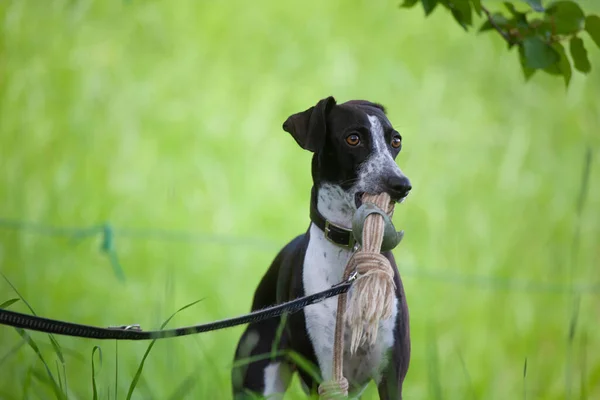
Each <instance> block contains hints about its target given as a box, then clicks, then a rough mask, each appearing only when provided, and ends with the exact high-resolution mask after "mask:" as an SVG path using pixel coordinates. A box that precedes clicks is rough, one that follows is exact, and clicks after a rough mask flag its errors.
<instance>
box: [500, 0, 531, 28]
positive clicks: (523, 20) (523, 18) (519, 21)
mask: <svg viewBox="0 0 600 400" xmlns="http://www.w3.org/2000/svg"><path fill="white" fill-rule="evenodd" d="M504 6H505V7H506V8H507V9H508V11H510V13H511V14H512V15H513V17H514V18H513V20H512V22H514V25H515V26H516V27H517V28H522V29H528V28H529V23H528V22H527V14H525V13H522V12H520V11H517V9H516V8H515V6H514V5H513V4H512V3H509V2H508V1H505V2H504Z"/></svg>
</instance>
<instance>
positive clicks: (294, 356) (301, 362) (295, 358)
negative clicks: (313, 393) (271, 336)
mask: <svg viewBox="0 0 600 400" xmlns="http://www.w3.org/2000/svg"><path fill="white" fill-rule="evenodd" d="M287 356H288V357H289V358H290V360H292V362H293V363H294V364H296V366H297V367H298V368H300V369H302V370H304V372H306V373H307V374H309V375H310V376H311V377H312V378H313V379H314V380H315V381H316V382H321V381H322V378H321V374H320V373H319V369H318V368H317V367H316V366H315V365H313V363H312V362H310V361H308V360H307V359H306V358H304V357H303V356H302V355H301V354H300V353H296V352H295V351H288V352H287Z"/></svg>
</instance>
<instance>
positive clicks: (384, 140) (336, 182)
mask: <svg viewBox="0 0 600 400" xmlns="http://www.w3.org/2000/svg"><path fill="white" fill-rule="evenodd" d="M283 129H284V130H285V131H287V132H289V133H290V134H291V135H292V136H293V138H294V139H295V140H296V142H297V143H298V144H299V145H300V146H301V147H302V148H303V149H306V150H309V151H311V152H313V153H314V155H313V158H312V177H313V182H314V186H313V199H315V200H314V201H316V202H318V204H317V206H318V207H319V210H320V211H321V212H322V213H323V215H325V216H326V217H328V219H331V220H333V222H335V223H337V224H346V225H347V223H348V221H347V220H344V219H345V218H346V216H347V215H351V214H352V211H354V210H355V209H356V207H358V206H359V205H360V197H361V194H362V193H364V192H368V193H379V192H382V191H385V192H387V193H389V194H390V195H391V196H392V198H393V199H394V200H397V201H398V200H401V199H403V198H404V197H406V196H407V194H408V191H409V190H410V188H411V187H410V182H409V181H408V179H407V178H406V177H405V176H404V174H403V173H402V172H401V171H400V169H399V168H397V166H395V163H394V162H393V159H395V158H396V156H397V155H398V153H399V152H400V149H401V146H399V147H395V146H392V144H391V143H392V142H394V143H395V144H397V143H398V138H400V136H399V134H398V132H396V131H395V130H394V129H393V127H392V125H391V123H390V122H389V120H388V119H387V117H386V115H385V109H384V108H383V107H382V106H381V105H379V104H376V103H371V102H368V101H360V100H355V101H350V102H346V103H343V104H339V105H338V104H336V102H335V100H334V99H333V97H328V98H326V99H323V100H321V101H319V102H318V103H317V105H315V106H314V107H311V108H309V109H308V110H306V111H304V112H301V113H297V114H294V115H292V116H290V117H289V118H288V119H287V120H286V122H285V123H284V125H283ZM350 135H356V136H358V137H359V140H360V143H359V144H358V145H354V146H351V145H349V142H348V141H347V138H348V137H349V136H350ZM377 135H380V136H377ZM400 140H401V138H400ZM388 155H389V156H390V158H391V161H390V160H389V159H388ZM340 204H341V205H342V206H341V207H339V208H340V209H332V206H335V205H340ZM334 208H335V207H334ZM342 209H343V210H342ZM329 217H331V218H329ZM336 219H337V221H336ZM316 229H317V228H315V227H314V226H311V227H309V229H308V231H307V232H306V233H305V234H303V235H300V236H298V237H296V238H295V239H294V240H292V241H291V242H290V243H289V244H288V245H286V246H285V247H284V248H283V249H282V250H281V251H280V253H279V254H278V255H277V256H276V258H275V259H274V261H273V263H272V264H271V267H270V268H269V270H268V271H267V272H266V274H265V275H264V277H263V279H262V281H261V282H260V284H259V286H258V287H257V289H256V292H255V295H254V301H253V304H252V310H257V309H261V308H265V307H268V306H271V305H274V304H278V303H282V302H284V301H288V300H291V299H295V298H298V297H301V296H304V295H307V294H310V293H307V289H306V288H305V283H306V282H309V280H310V279H312V278H311V277H309V276H307V274H314V273H315V271H317V272H319V271H320V270H319V268H320V269H322V270H323V271H326V269H327V268H329V265H328V262H329V261H328V260H326V259H325V258H324V259H323V260H324V261H323V262H324V264H323V265H320V266H314V265H312V264H311V265H308V264H306V263H305V261H306V260H307V252H308V251H314V249H321V247H319V246H329V247H327V249H329V250H330V252H331V249H332V248H333V247H332V246H333V245H331V244H324V243H325V241H323V240H322V238H321V237H319V238H317V239H314V238H313V239H314V240H315V242H313V244H312V246H310V245H311V232H313V235H314V234H315V232H316V233H317V234H318V235H320V234H321V233H322V231H320V230H316ZM309 246H310V248H311V249H313V250H309ZM342 251H343V252H348V253H350V252H351V250H350V249H343V248H340V254H342ZM322 253H323V254H322V256H323V257H327V254H326V252H322ZM332 254H333V253H332ZM343 254H345V253H343ZM384 254H385V256H386V257H387V258H388V259H389V260H390V263H391V265H392V267H393V269H394V281H395V284H396V298H397V309H398V312H397V315H396V319H395V322H394V323H393V344H392V345H391V346H390V347H389V348H386V349H385V350H386V355H385V357H384V359H382V360H381V361H380V362H379V361H377V362H379V364H378V365H377V366H376V368H375V369H374V372H373V374H372V376H371V375H369V376H370V377H371V378H372V379H376V380H377V381H378V389H379V396H380V398H381V399H400V398H401V396H402V385H403V381H404V378H405V376H406V373H407V370H408V365H409V359H410V334H409V315H408V306H407V303H406V298H405V295H404V289H403V286H402V281H401V279H400V275H399V273H398V269H397V267H396V263H395V261H394V256H393V255H392V253H391V252H387V253H384ZM318 256H319V257H321V254H318ZM312 257H313V254H311V258H310V259H312ZM330 258H331V257H330ZM331 262H332V266H331V268H338V269H339V266H338V264H339V263H338V264H335V263H334V262H333V261H331ZM305 264H306V265H305ZM309 267H310V270H309V269H308V268H309ZM336 273H337V272H336ZM334 275H335V274H334ZM338 275H339V274H338ZM327 276H328V275H327ZM307 279H309V280H307ZM310 282H312V281H310ZM335 283H337V282H327V285H328V286H331V285H333V284H335ZM333 300H334V302H336V301H337V300H335V299H333ZM321 304H322V303H321ZM316 306H319V304H317V305H315V306H310V307H316ZM323 307H325V308H322V309H320V310H321V311H319V313H321V312H322V313H323V315H326V316H329V313H331V310H330V309H329V308H327V307H326V306H323ZM334 311H335V310H333V313H334ZM306 313H307V311H306V310H302V311H300V312H297V313H295V314H292V315H290V316H289V317H287V319H285V320H282V318H274V319H270V320H267V321H263V322H259V323H256V324H250V325H249V326H248V327H247V329H246V330H245V332H244V334H243V335H242V338H241V339H240V342H239V344H238V348H237V351H236V356H235V358H236V361H238V362H240V361H243V360H244V359H246V358H249V357H250V358H251V359H252V358H254V357H256V356H260V355H266V356H265V357H263V358H260V359H255V360H253V361H251V362H250V363H248V364H245V365H238V366H236V367H234V369H233V371H232V383H233V393H234V398H235V399H236V400H238V399H245V398H250V396H251V395H250V394H251V393H257V394H259V395H260V394H269V393H270V392H272V391H273V385H274V384H273V382H275V383H276V385H275V387H277V388H278V389H280V391H284V390H285V389H286V388H287V384H288V382H289V374H290V373H293V372H294V371H297V372H298V373H299V375H300V377H301V382H302V383H303V385H304V387H305V389H307V391H308V392H310V393H315V392H316V389H317V386H318V382H317V381H316V380H315V378H314V376H313V375H311V374H310V373H308V372H307V371H306V370H305V369H304V368H300V367H299V366H297V365H296V363H295V362H294V361H293V360H292V358H290V357H288V356H286V355H285V353H286V352H289V351H293V352H295V353H297V354H299V355H300V356H301V357H303V358H304V359H306V360H307V361H309V362H310V363H312V364H313V365H314V366H315V367H316V370H317V371H319V379H321V378H322V377H326V376H329V375H330V373H331V371H320V370H319V360H321V359H325V358H326V357H329V354H318V352H317V351H316V350H315V343H316V342H315V337H316V336H315V335H319V328H318V329H315V328H309V329H307V314H306ZM311 327H312V325H311ZM324 328H327V327H321V328H320V329H321V330H323V329H324ZM310 329H312V330H310ZM328 329H331V328H330V327H329V328H328ZM382 340H383V339H382ZM273 350H276V352H273ZM327 350H329V349H327ZM277 351H278V352H277ZM365 351H367V350H365ZM368 351H372V350H368ZM269 354H272V355H273V357H269V356H268V355H269ZM361 354H362V355H361ZM365 354H366V353H365ZM362 356H364V357H367V355H364V354H363V353H361V351H360V349H359V352H358V353H357V354H355V355H354V356H353V357H355V358H356V359H355V360H354V364H348V365H358V364H360V363H361V362H362V360H361V359H360V357H362ZM348 362H349V363H352V362H353V361H352V360H349V361H348ZM273 365H277V368H275V367H273V370H274V371H275V372H272V371H269V372H267V370H268V369H269V366H273ZM281 366H284V367H285V368H281ZM351 368H352V367H350V366H348V371H346V369H347V365H346V364H344V373H345V374H346V373H347V372H348V373H349V374H350V375H352V369H351ZM363 380H364V379H363ZM350 383H351V391H354V392H360V390H361V388H362V387H364V385H365V384H366V382H363V381H361V382H352V381H351V382H350ZM277 385H279V386H277ZM267 386H269V387H267ZM266 392H269V393H266Z"/></svg>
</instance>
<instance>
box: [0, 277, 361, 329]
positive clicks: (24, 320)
mask: <svg viewBox="0 0 600 400" xmlns="http://www.w3.org/2000/svg"><path fill="white" fill-rule="evenodd" d="M355 279H356V274H353V275H351V276H350V278H348V280H347V281H344V282H342V283H339V284H337V285H335V286H332V287H331V288H329V289H327V290H323V291H322V292H318V293H315V294H311V295H309V296H304V297H300V298H298V299H295V300H292V301H288V302H286V303H282V304H278V305H276V306H272V307H268V308H265V309H262V310H257V311H253V312H251V313H249V314H246V315H242V316H239V317H235V318H228V319H223V320H220V321H215V322H209V323H207V324H200V325H194V326H188V327H184V328H176V329H167V330H162V331H142V330H141V329H140V328H139V326H138V325H126V326H120V327H111V328H99V327H96V326H89V325H80V324H74V323H71V322H64V321H57V320H54V319H49V318H43V317H38V316H35V315H28V314H21V313H18V312H14V311H8V310H4V309H0V325H8V326H12V327H15V328H22V329H28V330H32V331H38V332H45V333H54V334H56V335H64V336H73V337H81V338H88V339H116V340H152V339H164V338H170V337H177V336H186V335H193V334H195V333H202V332H209V331H215V330H218V329H225V328H230V327H233V326H237V325H242V324H247V323H252V322H259V321H264V320H266V319H269V318H274V317H278V316H280V315H282V314H291V313H294V312H296V311H299V310H301V309H303V308H304V307H307V306H310V305H311V304H316V303H320V302H321V301H323V300H325V299H328V298H330V297H333V296H337V295H339V294H342V293H346V292H347V291H348V290H350V287H351V286H352V284H353V283H354V280H355Z"/></svg>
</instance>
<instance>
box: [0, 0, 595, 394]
mask: <svg viewBox="0 0 600 400" xmlns="http://www.w3.org/2000/svg"><path fill="white" fill-rule="evenodd" d="M581 3H582V5H583V6H584V8H586V9H587V11H596V12H598V11H600V5H599V4H598V3H597V2H595V1H592V0H589V1H587V2H583V1H582V2H581ZM0 12H1V14H0V17H1V20H0V26H1V29H2V32H1V35H2V37H1V39H0V46H2V47H1V48H0V50H1V53H0V57H1V58H0V85H1V86H0V102H1V103H0V110H1V111H0V113H1V114H0V218H2V220H1V221H0V222H1V223H0V271H1V272H2V273H3V274H4V275H5V276H6V277H7V278H8V279H9V280H10V281H11V282H12V284H13V285H15V287H16V288H17V289H18V290H19V291H20V292H21V294H22V295H23V296H24V297H25V298H26V299H27V300H28V301H29V303H30V304H31V306H32V307H33V308H34V310H35V311H36V312H37V313H38V314H40V315H43V316H47V317H50V318H56V319H62V320H68V321H76V322H81V323H87V324H93V325H98V326H108V325H119V324H130V323H139V324H141V326H142V327H143V328H144V329H152V328H157V327H158V326H159V325H160V324H161V322H162V321H164V320H165V319H166V318H167V317H168V316H169V315H170V314H171V313H172V312H174V311H175V310H177V309H178V308H180V307H181V306H183V305H185V304H187V303H190V302H192V301H194V300H197V299H201V298H202V299H204V300H203V301H202V302H200V303H199V304H197V305H195V306H193V307H192V308H189V309H187V310H185V311H184V312H182V313H181V314H179V315H177V317H176V318H175V319H174V320H173V321H172V322H171V324H170V326H181V325H189V324H194V323H199V322H206V321H211V320H214V319H219V318H225V317H229V316H233V315H237V314H241V313H245V312H247V311H248V310H249V307H250V304H251V298H252V295H253V292H254V288H255V287H256V285H257V283H258V281H259V280H260V278H261V276H262V274H263V273H264V271H265V270H266V268H267V267H268V264H269V263H270V262H271V260H272V258H273V257H274V256H275V254H276V252H277V251H278V249H279V248H281V247H282V246H283V245H284V244H285V243H286V242H287V241H288V240H290V239H291V238H292V237H294V236H295V235H297V234H299V233H301V232H303V231H304V230H305V229H306V228H307V226H308V222H309V221H308V201H309V190H310V187H311V179H310V174H309V163H310V157H311V155H310V154H309V153H308V152H305V151H302V150H301V149H300V148H299V147H297V145H296V144H295V142H294V141H293V140H292V139H291V137H290V136H289V135H288V134H287V133H285V132H284V131H283V130H282V129H281V124H282V123H283V121H284V120H285V119H286V118H287V116H288V115H290V114H292V113H294V112H297V111H301V110H304V109H306V108H308V107H310V106H311V105H313V104H315V103H316V102H317V101H318V100H319V99H321V98H323V97H326V96H328V95H334V96H335V97H336V98H337V100H338V101H340V102H341V101H346V100H349V99H354V98H362V99H368V100H372V101H377V102H381V103H383V104H384V105H385V106H386V107H387V108H388V110H389V118H390V120H391V121H392V123H393V124H394V125H395V127H396V128H397V129H398V130H399V131H400V132H401V133H402V135H403V137H404V150H403V152H402V154H401V155H400V156H399V157H398V163H399V165H400V166H401V167H402V168H403V170H404V171H405V172H406V173H407V175H408V176H409V177H410V179H411V180H412V182H413V185H414V189H413V192H412V194H411V196H410V197H409V199H408V200H407V201H406V202H405V203H404V204H402V205H401V206H399V207H398V208H397V210H396V213H395V217H394V219H395V221H396V225H397V226H399V227H401V228H403V229H404V230H405V232H406V236H405V239H404V241H403V243H402V245H401V246H400V247H399V248H397V249H396V250H395V254H396V257H397V259H398V261H399V268H400V272H401V274H402V275H403V278H404V284H405V287H406V291H407V296H408V302H409V307H410V312H411V325H412V329H411V331H412V348H413V355H412V360H411V366H410V370H409V374H408V377H407V380H406V384H405V398H406V399H516V398H527V399H565V398H566V399H598V398H600V354H599V351H600V334H598V331H597V329H598V322H599V320H600V318H599V316H600V277H599V272H598V271H599V269H598V267H599V261H600V184H599V182H598V179H599V176H600V163H599V162H598V160H597V159H598V156H599V154H598V149H599V148H600V138H599V133H600V103H599V96H600V74H598V73H597V71H598V68H599V67H600V51H598V49H597V48H596V47H595V46H594V44H593V42H591V40H589V38H588V37H587V36H585V37H584V40H585V42H586V45H588V49H590V55H591V59H592V60H591V61H592V65H593V66H594V67H595V68H596V69H595V70H593V71H592V73H591V74H590V75H589V76H588V77H584V76H582V75H581V74H578V73H576V74H575V75H574V77H573V81H572V84H571V86H570V87H569V89H568V90H565V87H564V83H563V82H562V80H561V79H557V78H551V77H549V76H547V75H545V76H544V75H543V74H538V75H536V76H535V77H534V78H533V79H532V81H531V82H529V83H527V84H525V83H524V79H523V77H522V74H521V71H520V67H519V64H518V60H517V55H516V51H511V52H508V51H506V48H505V47H506V46H505V44H504V43H503V42H502V40H501V38H500V37H499V35H495V34H484V35H477V34H475V33H474V32H471V33H468V34H467V33H465V32H464V31H462V30H461V29H460V28H459V27H458V25H456V23H455V22H454V21H453V20H452V18H451V16H450V15H449V14H448V13H447V12H445V11H443V10H441V9H439V10H436V12H434V14H433V15H432V16H431V17H430V18H428V19H425V18H424V16H423V11H422V9H420V8H419V7H416V8H415V9H412V10H399V9H398V0H396V1H379V0H368V1H367V0H363V1H353V2H348V1H341V0H330V1H322V0H305V1H303V2H284V1H270V2H267V1H259V2H247V1H237V0H235V1H228V2H207V1H194V0H179V1H174V2H166V1H155V0H145V1H139V0H130V1H117V0H105V1H92V0H79V1H76V0H71V1H66V0H64V1H35V0H13V1H3V2H1V3H0ZM586 160H589V161H590V162H589V163H588V161H586ZM586 165H589V179H588V180H587V182H588V184H587V190H583V191H582V181H583V180H584V179H583V176H584V170H585V166H586ZM579 198H581V199H582V200H581V201H580V200H579ZM578 204H583V206H582V207H578ZM578 209H579V210H580V211H578ZM11 221H17V223H16V224H14V223H12V222H11ZM26 222H31V223H41V224H46V225H49V226H55V227H61V228H77V229H79V228H81V229H82V230H72V231H71V230H67V231H56V230H45V229H43V227H40V226H34V225H27V224H25V223H26ZM103 224H108V226H109V227H111V228H112V229H113V232H112V233H113V234H112V235H104V236H103V231H102V229H96V228H94V227H98V226H100V227H101V226H103ZM85 228H91V229H89V230H85ZM107 233H110V231H107ZM106 239H111V240H106ZM103 245H105V246H104V249H105V250H108V251H103V250H102V249H103ZM106 245H108V246H106ZM117 264H119V265H120V267H121V268H122V270H123V272H124V276H125V279H124V280H120V279H119V278H118V276H117V274H115V268H116V267H115V266H116V265H117ZM15 297H16V295H15V292H14V291H13V289H12V288H11V287H10V286H9V284H8V283H6V282H5V281H4V280H1V281H0V303H2V302H3V301H5V300H8V299H11V298H15ZM11 309H14V310H18V311H22V312H28V309H27V308H26V306H25V305H24V304H23V303H22V302H18V303H15V304H14V305H12V306H11ZM242 330H243V327H239V328H234V329H229V330H224V331H219V332H214V333H206V334H202V335H196V336H193V337H187V338H180V339H173V340H165V341H160V342H158V343H157V344H156V346H155V347H154V349H153V350H152V352H151V353H150V355H149V357H148V359H147V360H146V363H145V367H144V371H143V374H142V376H141V379H140V382H139V384H138V387H137V389H136V391H135V392H134V395H133V398H135V399H165V398H168V397H169V396H173V397H172V398H181V397H185V398H196V399H209V398H211V399H227V398H230V386H229V385H230V378H229V373H230V372H229V371H230V367H231V363H232V358H233V353H234V350H235V346H236V344H237V340H238V338H239V335H240V334H241V332H242ZM31 337H32V338H33V339H34V340H35V343H37V344H38V346H39V347H40V349H41V352H42V354H43V356H44V358H45V360H46V362H47V363H48V366H49V368H50V370H51V371H52V373H53V374H54V375H55V376H56V377H58V374H59V372H58V371H60V375H61V377H62V378H63V379H64V371H66V380H67V386H68V389H67V391H68V395H69V398H71V399H89V398H92V380H91V374H92V365H91V354H92V348H93V347H94V346H95V345H98V346H101V348H102V353H103V363H102V367H101V368H100V370H99V371H98V362H96V367H97V368H96V369H97V370H96V376H97V383H98V386H99V391H100V393H99V395H100V398H102V399H107V398H111V399H112V398H115V396H116V395H118V397H119V398H125V396H126V393H127V390H128V387H129V384H130V382H131V379H132V378H133V376H134V374H135V371H136V369H137V367H138V364H139V362H140V360H141V358H142V355H143V353H144V351H145V350H146V348H147V346H148V343H129V342H121V343H120V344H119V345H118V352H117V351H116V350H117V349H116V348H115V343H114V342H96V341H92V340H82V339H72V338H67V337H58V338H57V339H58V342H59V344H60V346H61V347H62V349H63V351H64V352H65V366H64V371H63V366H62V364H61V363H60V361H59V360H58V358H57V356H56V354H55V352H54V351H53V348H52V346H51V344H50V341H49V340H48V337H47V336H46V335H43V334H37V333H32V334H31ZM117 358H118V366H117V365H116V359H117ZM525 360H527V370H526V376H524V363H525ZM57 379H58V378H57ZM299 388H300V386H299V384H298V381H297V380H296V379H294V381H293V385H292V388H291V390H290V393H289V395H288V397H287V398H290V399H293V398H301V396H300V393H301V392H300V389H299ZM178 391H179V392H178ZM182 393H183V395H182ZM375 393H376V391H375V388H374V386H373V385H371V386H370V387H369V388H368V390H367V392H366V393H365V396H364V398H368V399H369V398H376V396H375ZM0 397H1V398H3V399H12V398H15V399H17V398H36V399H37V398H52V397H53V394H52V390H51V388H50V385H49V383H48V377H47V374H46V372H45V370H44V367H43V364H42V363H41V362H40V360H39V358H38V357H37V355H36V354H35V352H34V351H33V350H32V349H31V348H30V347H29V346H28V345H23V343H22V341H21V337H20V336H19V335H18V334H17V333H16V332H15V330H14V329H12V328H6V327H4V328H2V327H0Z"/></svg>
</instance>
